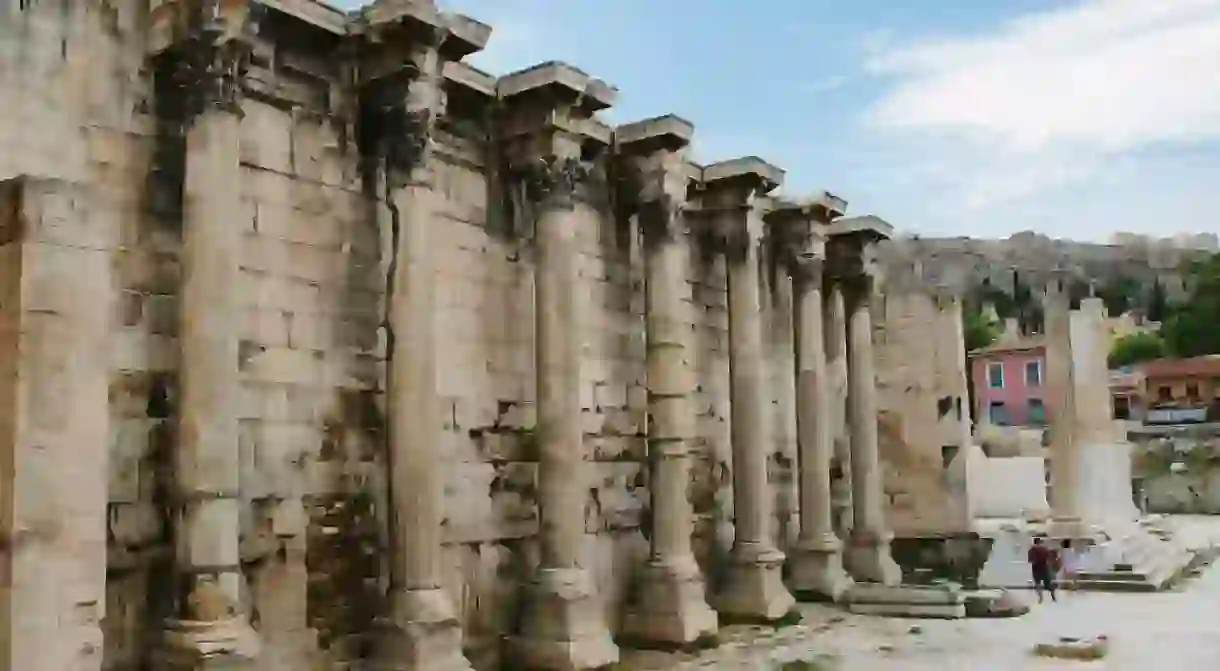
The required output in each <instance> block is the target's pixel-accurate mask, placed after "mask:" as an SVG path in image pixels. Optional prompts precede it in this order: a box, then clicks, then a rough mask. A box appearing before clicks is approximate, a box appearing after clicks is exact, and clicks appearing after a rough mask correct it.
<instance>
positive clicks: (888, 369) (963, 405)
mask: <svg viewBox="0 0 1220 671" xmlns="http://www.w3.org/2000/svg"><path fill="white" fill-rule="evenodd" d="M880 311H881V313H882V314H881V315H880V317H881V318H880V319H878V320H877V324H878V326H877V327H876V329H875V332H876V340H877V353H878V354H877V356H878V372H877V388H878V393H879V397H880V399H881V416H880V422H881V428H882V433H881V450H882V456H883V459H884V461H885V475H886V492H887V494H888V495H889V510H888V514H889V519H890V523H891V524H892V525H893V528H894V532H895V534H896V535H898V536H899V537H902V536H922V535H939V534H946V533H954V532H961V531H966V530H968V529H969V528H970V519H971V516H970V511H969V504H968V498H967V497H966V472H965V458H964V455H962V457H963V458H961V459H958V456H959V454H961V453H962V452H963V450H962V448H963V447H964V446H965V445H966V444H968V442H969V438H970V432H969V428H968V427H969V421H970V419H969V414H968V413H969V409H968V406H969V402H968V401H967V398H966V379H965V361H964V353H963V350H962V347H961V342H962V340H961V305H960V303H959V302H957V301H956V300H954V299H952V298H950V297H944V298H938V297H937V296H936V295H935V294H934V293H933V292H932V291H930V290H926V289H914V290H906V291H903V290H898V289H894V290H891V291H890V292H889V293H887V295H886V296H885V300H884V301H883V306H882V308H881V310H880Z"/></svg>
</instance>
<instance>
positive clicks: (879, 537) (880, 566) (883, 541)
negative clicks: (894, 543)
mask: <svg viewBox="0 0 1220 671" xmlns="http://www.w3.org/2000/svg"><path fill="white" fill-rule="evenodd" d="M890 538H891V535H890V534H888V533H885V534H877V533H868V532H862V531H856V532H853V533H852V535H851V540H850V541H849V543H848V546H847V556H846V559H847V570H848V572H849V573H851V577H852V578H855V579H856V581H857V582H871V583H876V584H878V585H886V586H893V585H899V584H901V583H902V569H901V568H900V567H899V566H898V563H897V562H895V561H894V557H893V555H891V554H890Z"/></svg>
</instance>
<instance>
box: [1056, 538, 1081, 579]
mask: <svg viewBox="0 0 1220 671" xmlns="http://www.w3.org/2000/svg"><path fill="white" fill-rule="evenodd" d="M1059 554H1060V555H1062V557H1061V560H1060V561H1061V564H1062V578H1061V584H1062V585H1063V586H1064V588H1065V589H1068V590H1075V589H1076V574H1077V573H1079V572H1080V554H1079V553H1077V552H1076V550H1075V548H1073V547H1072V539H1070V538H1065V539H1063V549H1062V550H1060V552H1059Z"/></svg>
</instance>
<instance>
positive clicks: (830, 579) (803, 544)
mask: <svg viewBox="0 0 1220 671" xmlns="http://www.w3.org/2000/svg"><path fill="white" fill-rule="evenodd" d="M788 568H789V575H788V583H789V584H790V585H791V586H792V591H793V593H794V595H795V596H796V598H797V599H799V600H801V601H833V602H835V603H838V602H840V601H842V600H843V596H844V595H845V594H846V593H847V591H848V590H849V589H851V587H852V585H853V584H854V581H853V580H852V579H851V576H850V575H848V574H847V571H846V570H844V568H843V544H842V543H841V542H839V537H838V536H836V535H834V533H829V534H823V535H821V536H816V537H813V538H800V539H797V542H796V545H795V546H794V547H793V548H792V550H791V551H790V554H789V557H788Z"/></svg>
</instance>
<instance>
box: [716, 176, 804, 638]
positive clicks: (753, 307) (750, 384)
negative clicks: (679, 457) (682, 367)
mask: <svg viewBox="0 0 1220 671" xmlns="http://www.w3.org/2000/svg"><path fill="white" fill-rule="evenodd" d="M782 174H783V173H782V172H780V171H779V170H778V169H777V168H775V167H774V166H770V165H768V164H766V163H764V162H763V161H761V160H759V159H752V158H746V159H737V160H734V161H726V162H724V163H717V164H714V165H710V166H708V167H707V168H705V169H704V171H703V177H704V181H705V187H706V189H707V191H706V196H705V199H706V200H705V205H704V206H705V208H706V209H707V211H708V214H709V215H710V216H713V217H714V218H715V219H716V226H717V231H718V233H720V234H721V235H722V236H723V239H724V241H725V245H726V247H725V250H726V256H727V258H728V263H727V265H728V303H729V396H730V403H731V418H730V423H731V433H732V442H733V464H732V469H733V509H734V512H735V529H734V533H735V535H734V538H733V547H732V549H731V550H730V552H729V558H728V566H727V569H726V575H725V586H724V588H723V591H722V592H721V594H720V595H719V596H718V598H717V602H716V608H717V610H718V611H720V614H721V616H723V617H725V618H729V619H739V620H776V619H779V618H782V617H784V616H785V615H786V614H787V613H788V611H789V610H791V609H792V607H793V605H794V604H795V600H794V599H793V598H792V595H791V594H790V593H789V592H788V589H787V588H786V587H785V586H784V584H783V579H782V575H781V574H782V567H783V563H784V553H782V552H780V551H779V550H778V549H777V548H776V547H775V544H774V540H773V533H772V526H773V523H774V519H773V511H774V507H775V506H774V496H773V495H772V493H771V489H770V486H769V485H768V482H767V460H768V456H769V454H770V452H771V450H770V449H769V446H768V436H769V433H770V432H769V431H768V429H767V424H766V422H767V414H766V412H765V409H766V408H765V403H766V400H765V398H764V394H765V393H766V392H765V389H766V386H765V385H764V375H765V373H764V368H765V367H764V366H763V361H762V343H763V331H762V329H763V324H762V317H761V306H760V296H759V272H760V267H759V258H760V251H761V250H760V247H761V239H762V219H761V213H760V212H759V211H758V209H757V207H756V206H755V204H754V203H755V200H756V198H757V196H760V195H762V194H765V193H767V192H768V191H770V190H771V189H773V188H774V187H775V186H776V185H778V183H779V181H780V180H781V179H782Z"/></svg>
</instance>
